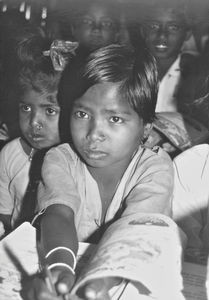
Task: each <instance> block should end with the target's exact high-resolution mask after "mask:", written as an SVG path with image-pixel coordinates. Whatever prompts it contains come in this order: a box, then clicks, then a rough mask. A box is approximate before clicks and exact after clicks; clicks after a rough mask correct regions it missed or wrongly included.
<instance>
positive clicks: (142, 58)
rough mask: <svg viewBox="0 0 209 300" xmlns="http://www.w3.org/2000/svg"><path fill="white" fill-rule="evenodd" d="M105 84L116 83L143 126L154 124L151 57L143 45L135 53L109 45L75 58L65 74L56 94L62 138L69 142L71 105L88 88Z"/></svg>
mask: <svg viewBox="0 0 209 300" xmlns="http://www.w3.org/2000/svg"><path fill="white" fill-rule="evenodd" d="M105 82H111V83H118V84H119V92H120V93H121V95H122V96H123V97H124V98H125V99H127V101H128V102H129V103H130V105H131V106H132V107H133V109H134V110H135V111H136V112H137V114H138V115H139V116H140V117H141V118H142V119H143V120H144V122H145V123H149V122H152V121H153V119H154V116H155V106H156V100H157V93H158V74H157V66H156V62H155V59H154V57H153V56H152V55H151V54H150V53H149V51H148V50H147V49H146V47H145V46H144V45H142V47H141V49H137V51H135V50H134V49H133V48H130V47H128V46H125V45H123V46H122V45H109V46H106V47H103V48H100V49H98V50H96V51H94V52H92V53H91V54H90V55H89V56H88V57H87V58H84V57H83V58H82V59H79V58H78V57H76V58H75V59H74V60H73V61H71V63H70V64H69V65H68V66H67V67H66V69H65V70H64V72H63V75H62V78H61V81H60V87H59V92H58V102H59V104H60V107H61V116H60V132H61V136H62V137H65V139H66V138H68V139H69V132H66V129H67V128H68V127H69V118H70V113H71V109H72V107H73V103H74V101H75V100H76V99H78V98H80V97H81V96H82V95H83V94H84V93H85V92H86V91H87V90H88V89H89V88H90V87H91V86H93V85H95V84H98V83H105ZM64 129H65V132H64Z"/></svg>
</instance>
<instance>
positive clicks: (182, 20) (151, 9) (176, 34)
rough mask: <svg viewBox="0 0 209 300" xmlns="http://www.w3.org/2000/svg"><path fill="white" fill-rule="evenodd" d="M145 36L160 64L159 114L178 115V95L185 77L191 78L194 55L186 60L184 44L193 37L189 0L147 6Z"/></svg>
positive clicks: (153, 3) (143, 29)
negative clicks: (183, 51) (188, 10)
mask: <svg viewBox="0 0 209 300" xmlns="http://www.w3.org/2000/svg"><path fill="white" fill-rule="evenodd" d="M145 11H146V13H145V16H144V20H143V21H142V34H143V36H144V38H145V40H146V43H147V46H148V48H149V50H150V51H151V53H152V54H153V55H154V57H155V58H156V60H157V65H158V72H159V77H160V86H159V92H158V99H157V104H156V112H167V111H169V112H176V111H178V104H177V99H176V93H177V90H178V86H179V83H180V80H181V77H182V76H183V75H184V74H188V73H189V70H188V68H189V67H190V66H191V61H192V59H193V56H192V55H189V54H186V55H184V56H182V53H181V48H182V46H183V43H184V42H185V41H186V40H187V39H188V38H189V37H190V35H191V31H190V23H189V20H188V16H187V6H186V1H185V0H175V1H167V0H160V1H157V2H156V1H155V0H154V1H152V2H151V3H149V4H147V8H146V10H145Z"/></svg>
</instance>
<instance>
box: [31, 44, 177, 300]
mask: <svg viewBox="0 0 209 300" xmlns="http://www.w3.org/2000/svg"><path fill="white" fill-rule="evenodd" d="M157 87H158V78H157V68H156V64H155V61H154V59H153V57H152V56H151V55H150V54H149V52H148V51H147V50H146V48H145V47H142V50H141V52H139V51H138V53H136V52H135V51H134V50H133V49H131V48H128V47H126V46H120V45H109V46H106V47H103V48H100V49H98V50H96V51H95V52H92V54H91V55H90V56H89V57H88V59H87V60H86V61H85V62H83V63H82V64H81V63H79V62H78V60H77V59H75V60H72V61H71V63H70V65H69V67H67V68H66V69H65V70H64V72H63V77H62V79H61V82H60V87H59V93H58V99H59V104H60V108H61V111H60V121H61V123H60V132H62V128H63V124H68V127H69V133H68V140H69V141H70V142H69V143H65V144H62V145H60V146H58V147H55V148H53V149H51V150H49V151H48V152H47V154H46V156H45V158H44V163H43V167H42V181H41V183H40V186H39V192H38V211H39V213H38V216H37V218H36V222H37V226H38V228H40V235H41V239H40V243H41V245H40V247H41V248H42V249H41V250H42V251H41V252H42V256H43V255H46V263H47V264H48V265H49V266H50V270H51V272H52V276H53V282H55V286H56V289H57V292H58V294H65V293H67V292H68V291H69V290H70V289H71V287H72V285H73V282H74V280H75V279H74V271H73V268H74V267H75V266H73V261H74V259H73V257H74V255H73V253H75V255H76V252H77V249H78V241H87V242H92V243H95V242H98V241H99V240H100V239H101V237H102V234H103V232H104V231H105V229H106V228H107V226H109V225H110V224H111V223H113V222H114V221H116V220H117V219H118V218H123V217H125V216H127V215H130V214H135V213H136V212H142V213H143V212H144V213H162V214H165V215H170V213H171V197H172V191H173V167H172V161H171V160H170V158H169V156H168V154H166V153H165V152H164V151H163V150H162V149H160V148H158V147H156V148H155V149H153V150H150V149H148V148H146V147H144V146H143V141H144V140H146V138H147V136H148V134H149V131H150V129H151V124H152V121H153V119H154V116H155V104H156V98H157ZM62 122H63V123H62ZM64 127H65V126H64ZM64 129H65V128H64ZM38 221H39V222H38ZM38 224H39V225H38ZM58 224H59V226H57V225H58ZM39 226H40V227H39ZM110 226H111V225H110ZM60 247H61V248H60ZM52 249H53V250H52ZM47 253H48V255H47ZM74 262H75V261H74ZM116 282H117V281H115V279H107V280H105V282H103V283H102V285H101V282H100V283H99V282H98V283H97V284H96V286H95V285H94V284H93V283H92V285H91V286H90V285H89V286H88V287H87V288H86V289H85V291H84V294H85V296H84V298H85V299H108V298H106V296H107V290H108V289H109V288H110V287H111V286H112V285H114V284H115V283H116ZM97 292H98V293H99V294H100V298H99V296H98V294H97ZM92 293H93V296H90V294H91V295H92ZM26 294H27V299H28V300H31V299H33V300H34V299H39V300H41V299H46V298H43V297H44V296H43V295H45V296H46V297H48V298H50V297H52V298H53V299H58V296H57V298H56V296H55V295H52V293H50V291H48V290H47V288H46V286H45V285H44V282H42V280H39V279H37V278H36V279H35V280H34V281H32V286H30V288H29V290H27V292H26Z"/></svg>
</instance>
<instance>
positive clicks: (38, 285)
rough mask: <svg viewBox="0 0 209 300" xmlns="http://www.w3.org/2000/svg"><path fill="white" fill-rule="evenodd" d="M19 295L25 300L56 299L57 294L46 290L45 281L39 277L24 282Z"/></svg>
mask: <svg viewBox="0 0 209 300" xmlns="http://www.w3.org/2000/svg"><path fill="white" fill-rule="evenodd" d="M21 295H22V297H23V299H27V300H57V296H56V295H55V294H53V293H51V292H49V291H48V289H47V288H46V285H45V282H44V281H43V279H42V278H39V277H35V278H33V279H30V280H28V281H27V283H26V282H25V284H24V290H22V292H21Z"/></svg>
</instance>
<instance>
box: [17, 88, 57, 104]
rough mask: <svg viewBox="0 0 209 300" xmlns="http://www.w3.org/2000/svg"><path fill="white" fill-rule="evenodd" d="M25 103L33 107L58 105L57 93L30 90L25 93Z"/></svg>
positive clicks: (23, 98) (23, 99)
mask: <svg viewBox="0 0 209 300" xmlns="http://www.w3.org/2000/svg"><path fill="white" fill-rule="evenodd" d="M21 100H22V101H23V102H24V103H28V104H29V103H30V104H33V105H39V104H48V105H57V92H53V93H41V92H37V91H34V90H28V91H26V92H25V93H24V95H23V97H22V99H21Z"/></svg>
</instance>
